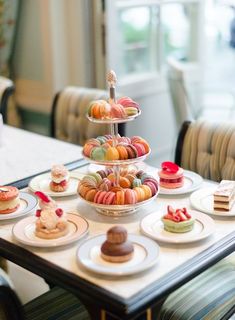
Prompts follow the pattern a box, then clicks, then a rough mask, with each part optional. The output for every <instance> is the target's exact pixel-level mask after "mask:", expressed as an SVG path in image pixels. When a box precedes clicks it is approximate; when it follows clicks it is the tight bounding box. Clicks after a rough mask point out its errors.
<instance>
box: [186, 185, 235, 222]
mask: <svg viewBox="0 0 235 320" xmlns="http://www.w3.org/2000/svg"><path fill="white" fill-rule="evenodd" d="M216 188H217V186H215V187H211V188H203V189H200V190H197V191H195V192H194V193H192V194H191V196H190V202H191V204H192V206H193V207H194V208H195V209H197V210H199V211H202V212H205V213H208V214H211V215H214V216H221V217H233V216H235V206H233V207H232V209H231V210H230V211H215V210H214V208H213V203H214V199H213V193H214V192H215V190H216Z"/></svg>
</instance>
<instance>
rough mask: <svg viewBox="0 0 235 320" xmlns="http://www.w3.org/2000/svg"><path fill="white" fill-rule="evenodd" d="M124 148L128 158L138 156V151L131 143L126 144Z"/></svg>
mask: <svg viewBox="0 0 235 320" xmlns="http://www.w3.org/2000/svg"><path fill="white" fill-rule="evenodd" d="M126 150H127V152H128V158H129V159H134V158H137V157H138V152H137V150H136V148H135V147H134V146H133V145H132V144H128V145H126Z"/></svg>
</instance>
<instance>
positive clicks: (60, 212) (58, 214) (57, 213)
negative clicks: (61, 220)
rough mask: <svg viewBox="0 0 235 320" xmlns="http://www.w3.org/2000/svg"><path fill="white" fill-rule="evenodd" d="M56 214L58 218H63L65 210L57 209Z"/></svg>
mask: <svg viewBox="0 0 235 320" xmlns="http://www.w3.org/2000/svg"><path fill="white" fill-rule="evenodd" d="M55 213H56V215H57V216H58V217H61V216H62V215H63V210H62V209H61V208H58V209H56V211H55Z"/></svg>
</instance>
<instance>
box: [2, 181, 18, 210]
mask: <svg viewBox="0 0 235 320" xmlns="http://www.w3.org/2000/svg"><path fill="white" fill-rule="evenodd" d="M19 206H20V198H19V190H18V189H17V188H16V187H12V186H6V187H3V186H2V187H0V214H7V213H12V212H15V211H16V210H17V209H18V208H19Z"/></svg>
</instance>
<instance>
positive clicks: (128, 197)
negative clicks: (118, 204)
mask: <svg viewBox="0 0 235 320" xmlns="http://www.w3.org/2000/svg"><path fill="white" fill-rule="evenodd" d="M136 202H137V196H136V193H135V191H134V190H133V189H125V204H135V203H136Z"/></svg>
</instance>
